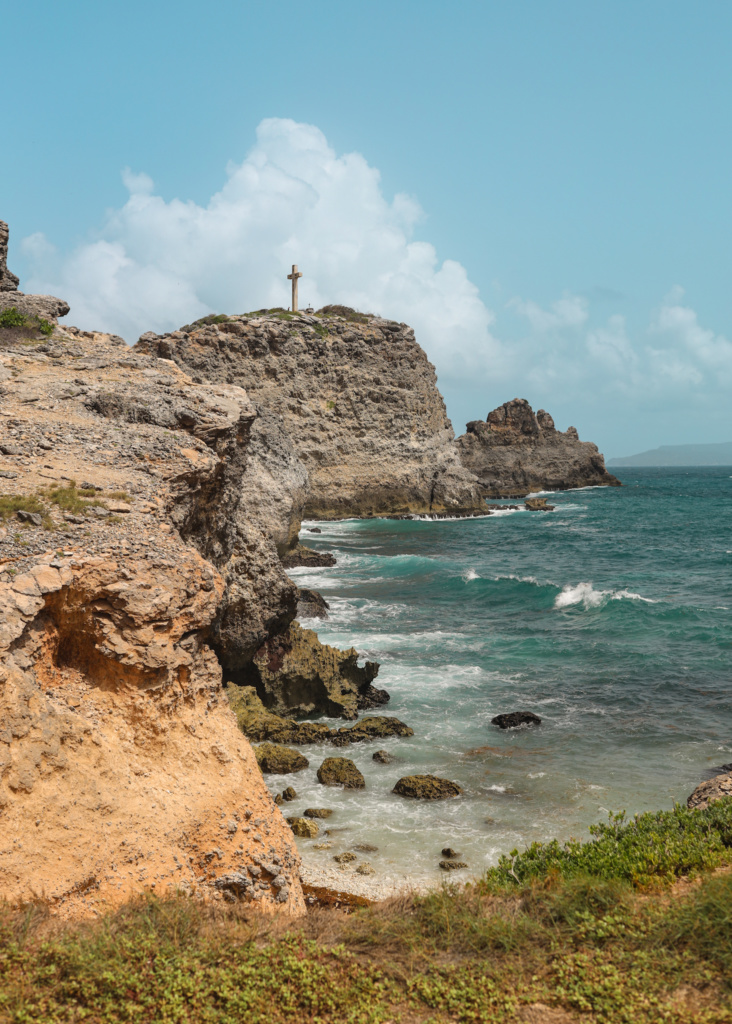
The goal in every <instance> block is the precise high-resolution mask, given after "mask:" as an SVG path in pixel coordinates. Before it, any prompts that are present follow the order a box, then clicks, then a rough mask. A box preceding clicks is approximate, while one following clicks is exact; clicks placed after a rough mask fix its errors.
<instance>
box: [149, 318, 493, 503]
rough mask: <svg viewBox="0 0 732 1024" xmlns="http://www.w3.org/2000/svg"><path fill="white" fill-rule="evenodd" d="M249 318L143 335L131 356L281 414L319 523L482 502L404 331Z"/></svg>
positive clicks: (427, 370)
mask: <svg viewBox="0 0 732 1024" xmlns="http://www.w3.org/2000/svg"><path fill="white" fill-rule="evenodd" d="M361 320H362V322H353V320H352V319H347V318H346V317H345V316H338V315H322V316H321V315H318V316H309V315H292V314H280V315H276V314H275V315H269V314H267V315H247V316H234V317H229V318H228V320H226V321H225V322H220V323H215V324H214V323H209V324H201V325H198V326H197V325H195V324H194V325H190V326H189V327H186V328H183V329H181V330H179V331H174V332H173V333H172V334H169V335H164V336H158V335H153V334H146V335H143V336H142V338H141V339H140V341H139V342H138V348H141V349H144V350H145V351H152V352H154V353H155V354H156V355H159V356H163V357H165V358H169V359H173V360H175V362H176V363H178V364H179V365H180V366H181V367H183V368H184V369H185V370H186V371H187V372H188V373H190V374H191V376H192V377H193V378H194V379H195V380H198V381H204V380H206V381H214V382H221V383H230V384H238V385H240V386H241V387H243V388H245V389H246V390H247V393H248V395H249V396H250V398H251V399H252V401H253V402H254V403H255V405H256V406H257V408H259V409H269V410H271V411H272V412H275V413H277V414H278V415H280V416H281V417H282V419H283V421H284V425H285V429H286V431H287V433H288V435H289V436H290V438H291V439H292V443H293V446H294V448H295V450H296V452H297V454H298V456H299V458H300V459H301V461H302V462H303V463H304V465H305V467H306V468H307V470H308V473H309V475H310V494H309V497H308V499H307V502H306V506H305V514H306V515H310V516H314V517H316V518H337V517H340V516H353V515H356V516H365V515H370V514H380V513H399V512H430V511H450V510H455V509H458V508H473V507H476V506H479V505H480V504H481V502H480V497H479V494H478V491H477V489H476V485H475V480H474V479H473V478H472V476H471V474H470V473H469V472H468V471H466V470H465V469H464V468H463V466H462V465H461V463H460V460H459V458H458V456H457V452H456V450H455V445H454V434H453V430H452V426H451V424H450V421H449V420H448V418H447V415H446V411H445V404H444V402H443V400H442V396H441V395H440V393H439V391H438V390H437V383H436V377H435V371H434V367H433V366H432V364H431V363H430V362H429V361H428V359H427V357H426V355H425V353H424V351H423V350H422V349H421V348H420V346H419V345H418V344H417V342H416V341H415V338H414V332H413V331H412V329H411V328H410V327H408V326H407V325H406V324H398V323H394V322H392V321H390V320H384V319H382V318H380V317H363V318H361Z"/></svg>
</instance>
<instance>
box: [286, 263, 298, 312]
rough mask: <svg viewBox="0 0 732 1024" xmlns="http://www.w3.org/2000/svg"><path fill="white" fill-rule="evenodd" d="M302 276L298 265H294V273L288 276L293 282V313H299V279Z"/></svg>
mask: <svg viewBox="0 0 732 1024" xmlns="http://www.w3.org/2000/svg"><path fill="white" fill-rule="evenodd" d="M298 277H302V274H301V273H300V272H299V271H298V269H297V263H293V264H292V273H291V274H288V275H287V280H288V281H292V312H293V313H297V279H298Z"/></svg>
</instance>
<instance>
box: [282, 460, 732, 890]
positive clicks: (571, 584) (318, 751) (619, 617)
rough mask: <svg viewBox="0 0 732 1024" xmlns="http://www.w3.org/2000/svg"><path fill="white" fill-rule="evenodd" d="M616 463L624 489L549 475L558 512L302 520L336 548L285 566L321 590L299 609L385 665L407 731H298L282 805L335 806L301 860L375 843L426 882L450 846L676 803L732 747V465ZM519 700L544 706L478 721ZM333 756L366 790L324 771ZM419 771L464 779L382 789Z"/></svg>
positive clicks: (385, 872)
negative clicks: (339, 744) (448, 789)
mask: <svg viewBox="0 0 732 1024" xmlns="http://www.w3.org/2000/svg"><path fill="white" fill-rule="evenodd" d="M618 475H619V477H620V479H621V481H622V484H623V486H622V487H621V488H605V487H594V488H585V489H580V490H573V491H563V492H556V493H550V492H542V493H541V496H542V497H546V498H547V499H548V501H549V503H550V504H553V505H554V506H555V509H554V511H552V512H527V511H523V510H520V511H517V510H512V509H509V508H508V507H506V508H504V509H501V510H500V511H499V512H497V513H495V514H493V515H490V516H486V517H481V518H477V519H458V520H438V521H430V520H420V519H415V520H407V521H404V520H389V519H374V520H357V519H352V520H344V521H340V522H319V523H315V522H308V523H304V524H303V532H302V534H301V538H302V539H303V540H304V541H305V542H306V543H307V544H308V545H309V546H311V547H313V548H317V549H320V550H328V551H332V552H333V553H334V554H335V556H336V558H337V563H338V564H337V565H336V566H335V567H333V568H322V569H304V568H303V569H297V570H293V571H291V573H290V574H291V576H292V577H293V579H295V581H296V582H297V583H298V585H300V586H307V587H312V588H314V589H316V590H318V591H319V592H320V593H321V594H322V595H323V596H324V597H325V598H326V600H327V601H328V603H329V605H330V613H329V618H328V619H327V620H325V621H322V620H303V622H302V625H303V626H305V627H307V628H313V629H316V630H317V632H318V635H319V637H320V639H321V640H322V641H323V642H324V643H327V644H332V645H334V646H336V647H338V648H341V649H346V648H349V647H355V648H356V649H357V650H358V652H359V654H360V655H362V656H363V658H367V659H369V660H371V661H378V662H379V663H380V665H381V668H380V671H379V675H378V678H377V680H376V681H375V685H377V686H381V687H383V688H385V689H386V690H388V692H389V693H390V694H391V701H390V703H389V704H388V705H387V706H386V708H385V709H384V710H383V713H385V714H388V715H395V716H397V717H398V718H400V719H401V720H402V721H403V722H406V723H407V724H408V725H410V726H411V727H412V728H413V730H414V736H413V737H409V738H404V739H399V738H392V739H388V740H383V741H379V742H378V743H377V744H375V745H374V744H359V745H353V746H351V747H349V748H347V749H345V750H339V751H334V749H333V748H332V747H328V746H318V745H313V746H310V747H304V748H302V750H303V753H305V755H306V756H307V757H308V759H309V761H310V766H309V768H308V769H306V770H305V771H303V772H300V773H299V774H298V775H297V776H288V777H287V778H283V777H269V779H268V783H269V784H270V786H271V788H272V790H273V792H275V791H277V790H278V789H281V788H282V787H283V786H284V785H286V784H287V783H288V782H291V783H292V784H293V785H294V786H295V788H296V790H297V793H298V797H297V800H296V801H294V802H293V803H292V804H289V805H287V813H288V814H300V813H302V811H303V809H304V808H306V807H328V808H331V809H332V810H333V815H332V817H331V818H330V819H328V821H327V822H322V823H321V824H322V826H323V827H325V828H327V831H328V833H329V834H328V836H327V837H325V836H324V834H323V833H322V832H321V836H320V837H319V840H318V839H316V840H298V842H299V844H300V849H301V853H302V855H303V858H304V859H305V861H306V862H307V863H310V864H313V865H314V866H317V865H318V864H321V863H322V864H323V865H325V864H326V863H329V864H331V865H332V857H333V855H334V853H335V852H337V851H338V850H346V849H353V848H354V846H355V845H363V844H366V845H367V846H370V847H373V848H375V849H373V850H372V851H371V852H369V854H368V861H369V862H370V864H371V865H372V867H373V868H374V870H375V872H377V874H378V876H379V877H380V878H381V879H384V880H393V881H395V882H398V881H404V880H405V879H406V880H412V881H414V882H415V883H431V882H434V881H435V880H437V879H438V878H440V877H442V875H443V872H441V870H440V868H439V861H440V860H441V859H443V858H442V855H441V850H442V849H443V848H444V847H448V846H449V847H451V848H452V849H453V850H454V851H456V852H457V853H459V854H460V858H459V859H460V860H461V861H463V862H465V863H466V864H467V865H468V867H467V868H465V869H463V870H462V871H459V872H456V873H454V874H453V875H452V876H451V877H453V878H454V879H455V880H457V879H464V878H467V877H469V876H475V877H478V876H479V875H480V874H481V873H482V872H483V871H485V869H486V868H488V867H489V866H490V865H492V864H495V863H496V861H497V860H498V858H499V856H500V855H501V854H504V853H510V852H511V851H512V850H514V849H517V848H518V849H521V848H523V847H525V846H527V845H528V844H529V843H531V842H533V841H535V840H539V841H547V840H550V839H553V838H555V837H556V838H558V839H560V840H566V839H569V838H570V837H574V838H589V833H588V826H590V825H591V824H592V823H593V822H598V821H603V820H607V817H608V814H609V813H611V812H613V813H618V812H620V811H623V810H624V811H626V812H627V813H628V814H631V815H632V814H635V813H637V812H641V811H647V810H658V809H661V808H671V807H672V806H673V804H674V802H676V801H679V802H683V801H685V800H686V798H687V796H688V795H689V793H691V791H692V790H693V789H694V787H695V786H696V785H698V783H699V782H701V781H703V780H704V779H705V778H708V777H709V776H710V775H711V774H714V772H715V768H717V767H718V766H719V765H722V764H725V763H729V762H732V618H731V612H732V468H719V467H713V468H706V467H705V468H693V469H683V468H672V469H647V468H644V469H622V470H619V471H618ZM509 504H511V503H509V502H506V505H509ZM314 526H318V527H319V528H320V530H321V531H322V532H321V533H319V534H318V533H309V532H308V530H309V529H310V528H312V527H314ZM510 711H532V712H534V713H535V714H537V715H539V716H540V718H541V720H542V723H541V725H540V726H538V727H533V728H526V727H522V728H518V729H511V730H507V731H503V730H501V729H499V728H497V727H496V726H495V725H492V724H491V719H492V718H494V717H495V716H496V715H498V714H501V713H503V712H510ZM372 713H375V714H379V713H382V712H381V711H376V712H372ZM322 720H323V721H329V724H332V725H334V726H338V725H343V724H344V723H343V722H341V721H336V720H328V719H322ZM377 747H378V748H379V749H385V750H387V751H389V753H390V754H392V755H393V756H394V758H395V760H394V761H393V763H391V764H386V765H385V764H379V763H377V762H375V761H374V760H373V753H374V750H375V749H376V748H377ZM334 754H336V755H345V756H348V757H351V758H352V759H353V760H354V761H355V763H356V764H357V766H358V767H359V769H360V770H361V772H362V773H363V775H364V777H365V780H366V788H365V789H364V790H362V791H350V792H349V791H342V790H340V789H331V788H327V787H324V786H322V785H320V784H319V783H318V781H317V779H316V769H317V768H318V766H319V765H320V764H321V763H322V760H323V759H324V758H325V757H327V756H333V755H334ZM412 774H434V775H437V776H440V777H442V778H447V779H451V780H453V781H454V782H457V783H459V785H460V786H461V787H462V788H463V790H464V793H463V795H462V796H461V797H458V798H455V799H449V800H441V801H434V802H427V801H418V800H409V799H405V798H403V797H401V796H397V795H395V794H394V793H392V789H393V786H394V784H395V782H396V781H397V780H398V779H399V778H400V777H401V776H403V775H412ZM324 839H325V842H324ZM329 844H330V845H329ZM323 845H325V847H326V848H325V849H317V848H316V847H318V846H323Z"/></svg>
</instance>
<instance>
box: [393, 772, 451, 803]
mask: <svg viewBox="0 0 732 1024" xmlns="http://www.w3.org/2000/svg"><path fill="white" fill-rule="evenodd" d="M462 791H463V790H462V787H461V786H458V784H457V782H451V781H450V779H440V778H438V777H437V776H436V775H405V776H404V777H403V778H401V779H399V781H398V782H397V784H396V785H395V786H394V789H393V790H392V793H396V794H397V795H398V796H407V797H410V798H411V799H412V800H447V799H448V798H449V797H453V796H460V794H461V793H462Z"/></svg>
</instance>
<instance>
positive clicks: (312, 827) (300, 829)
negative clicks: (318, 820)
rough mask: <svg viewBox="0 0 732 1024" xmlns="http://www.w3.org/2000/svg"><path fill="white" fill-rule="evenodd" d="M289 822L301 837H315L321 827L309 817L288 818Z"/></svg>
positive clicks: (295, 832)
mask: <svg viewBox="0 0 732 1024" xmlns="http://www.w3.org/2000/svg"><path fill="white" fill-rule="evenodd" d="M287 824H288V825H289V826H290V828H291V829H292V831H293V832H294V834H295V835H296V836H299V837H300V838H301V839H315V837H316V836H317V834H318V832H319V831H320V829H319V828H318V826H317V825H316V824H315V822H314V821H310V820H309V819H308V818H288V819H287Z"/></svg>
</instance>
